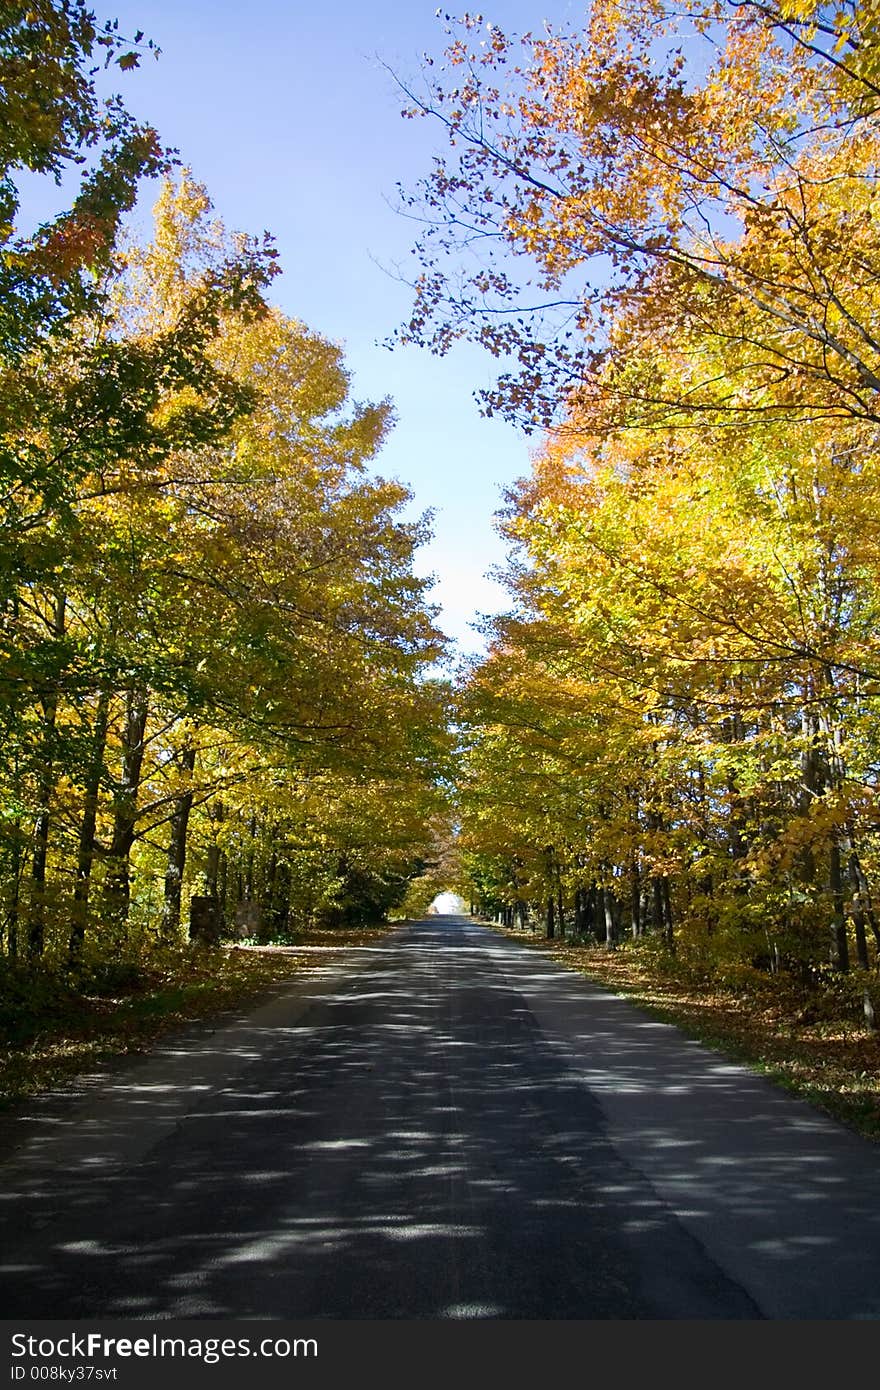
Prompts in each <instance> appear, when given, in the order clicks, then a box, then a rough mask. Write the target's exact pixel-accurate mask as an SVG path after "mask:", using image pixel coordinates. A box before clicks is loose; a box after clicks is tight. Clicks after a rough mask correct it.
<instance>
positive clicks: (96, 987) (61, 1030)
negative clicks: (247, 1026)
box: [0, 925, 391, 1109]
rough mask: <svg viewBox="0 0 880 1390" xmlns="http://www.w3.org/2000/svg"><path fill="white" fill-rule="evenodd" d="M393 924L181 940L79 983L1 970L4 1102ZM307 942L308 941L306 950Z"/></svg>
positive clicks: (133, 1048) (224, 1006)
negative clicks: (281, 936) (253, 941)
mask: <svg viewBox="0 0 880 1390" xmlns="http://www.w3.org/2000/svg"><path fill="white" fill-rule="evenodd" d="M390 929H391V928H389V927H388V926H387V925H382V926H378V927H359V928H352V929H345V928H341V929H335V930H332V931H313V932H307V933H303V934H302V935H301V936H297V938H296V941H295V944H292V945H287V946H253V945H247V946H231V947H219V948H217V949H213V950H207V949H204V948H195V947H191V946H188V947H181V948H180V949H179V950H176V951H172V952H164V953H163V954H162V955H159V956H156V957H155V958H153V959H151V960H148V961H146V962H144V963H137V962H127V963H125V964H123V965H115V966H114V965H103V966H97V967H95V968H94V969H92V970H90V971H86V972H84V973H83V977H82V979H81V981H80V984H79V987H74V985H73V983H72V982H70V981H69V980H68V979H66V978H65V977H64V976H62V975H59V974H54V973H52V972H49V971H41V972H36V973H35V972H29V973H28V974H27V975H26V974H25V973H24V972H17V971H15V970H10V969H9V968H8V967H5V968H4V969H3V970H2V972H0V1109H8V1108H9V1107H11V1106H14V1105H16V1104H18V1103H20V1102H21V1101H22V1100H24V1099H26V1098H27V1097H28V1096H32V1095H36V1094H38V1093H40V1092H43V1091H47V1090H54V1089H57V1088H58V1087H61V1086H63V1085H65V1084H67V1083H70V1082H71V1081H73V1080H74V1079H75V1078H76V1077H77V1076H78V1075H80V1074H81V1073H83V1072H86V1071H89V1070H92V1069H94V1068H95V1067H100V1066H102V1065H106V1064H107V1063H108V1062H110V1061H111V1060H112V1059H114V1058H118V1057H122V1056H125V1055H127V1054H131V1053H139V1052H146V1051H148V1050H149V1049H150V1047H151V1046H153V1044H154V1043H156V1042H157V1041H158V1040H159V1039H161V1038H162V1037H164V1036H166V1035H167V1034H169V1033H172V1032H175V1031H176V1030H178V1029H180V1028H183V1027H185V1026H187V1025H188V1024H191V1023H194V1022H196V1021H198V1020H199V1019H212V1018H215V1017H219V1016H221V1015H222V1014H224V1013H225V1012H226V1011H228V1010H232V1009H240V1008H242V1007H244V1006H247V1005H248V1004H252V1003H255V1002H256V1001H258V1000H259V999H260V997H261V996H262V995H264V994H265V993H266V992H267V991H268V990H269V989H270V988H271V987H272V986H273V985H275V984H277V983H279V982H281V981H284V980H289V979H291V978H295V977H296V976H298V975H304V974H307V973H308V972H309V971H311V970H314V969H315V968H316V967H317V965H318V963H319V959H320V958H319V957H316V955H315V953H314V948H315V947H316V946H317V947H323V948H326V949H327V950H330V949H334V950H340V951H344V950H346V949H350V948H351V947H355V946H366V945H371V944H372V943H374V942H376V941H377V940H378V939H380V938H381V937H382V936H383V935H385V933H386V932H387V931H389V930H390ZM301 947H305V948H311V949H307V950H301V949H300V948H301Z"/></svg>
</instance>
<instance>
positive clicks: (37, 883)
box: [27, 594, 67, 960]
mask: <svg viewBox="0 0 880 1390" xmlns="http://www.w3.org/2000/svg"><path fill="white" fill-rule="evenodd" d="M66 617H67V596H66V595H65V594H58V595H57V596H56V598H55V613H54V617H53V622H52V636H53V637H54V638H55V640H56V641H58V642H60V641H61V639H62V638H63V637H64V631H65V626H66ZM57 718H58V689H57V687H56V688H55V689H53V690H52V691H51V692H50V693H49V694H48V695H47V696H46V698H45V700H44V701H43V756H42V768H43V770H42V773H41V775H40V780H39V788H38V794H37V820H36V824H35V826H34V852H33V858H32V860H31V893H30V904H29V907H28V928H27V942H28V956H29V957H30V958H31V959H32V960H35V959H37V958H38V957H39V956H41V955H42V954H43V947H44V945H45V938H46V865H47V863H48V858H49V825H50V820H51V802H52V793H53V791H54V790H55V747H54V744H55V728H56V721H57Z"/></svg>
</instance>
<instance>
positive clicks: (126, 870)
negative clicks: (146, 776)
mask: <svg viewBox="0 0 880 1390" xmlns="http://www.w3.org/2000/svg"><path fill="white" fill-rule="evenodd" d="M148 708H149V705H148V696H147V694H146V692H145V691H131V692H130V693H129V696H128V704H127V710H126V718H125V724H124V726H123V731H122V777H121V780H120V784H119V788H118V790H117V793H116V798H115V803H116V805H115V813H114V817H113V838H112V840H111V841H110V849H109V851H108V856H107V857H108V867H107V877H106V879H105V882H104V911H105V913H106V916H107V921H108V925H109V926H110V931H111V939H112V944H113V945H119V944H120V943H121V941H122V938H123V935H124V930H125V924H126V922H127V920H128V908H129V903H130V899H131V869H130V858H131V847H132V845H133V844H134V837H135V830H136V828H137V799H138V792H139V790H140V784H141V769H142V767H143V761H144V737H145V734H146V728H147V713H148Z"/></svg>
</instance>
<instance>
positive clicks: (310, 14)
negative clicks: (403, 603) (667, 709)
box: [95, 0, 583, 651]
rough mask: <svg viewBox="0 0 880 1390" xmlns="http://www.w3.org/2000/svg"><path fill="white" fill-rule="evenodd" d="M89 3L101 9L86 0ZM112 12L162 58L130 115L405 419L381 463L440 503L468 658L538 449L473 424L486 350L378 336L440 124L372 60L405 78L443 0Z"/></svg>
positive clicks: (130, 99) (398, 301)
mask: <svg viewBox="0 0 880 1390" xmlns="http://www.w3.org/2000/svg"><path fill="white" fill-rule="evenodd" d="M474 8H476V7H474ZM95 9H96V11H97V12H98V14H99V16H100V15H102V14H104V11H103V8H102V6H101V5H100V4H99V3H97V0H96V3H95ZM582 11H583V5H582V4H581V3H579V0H499V3H498V4H496V5H494V6H492V7H489V8H486V9H485V10H483V11H482V13H483V14H484V16H485V18H486V19H487V20H491V21H492V22H494V23H496V24H498V25H500V26H501V27H502V28H503V29H507V30H512V31H517V32H521V31H523V30H526V29H532V30H537V29H540V27H541V23H542V20H543V19H544V18H547V19H549V20H550V21H551V22H553V23H560V22H564V21H566V20H567V21H569V22H570V23H576V21H577V19H578V17H579V15H580V14H581V13H582ZM455 12H456V13H457V12H458V11H455ZM106 13H107V14H110V15H112V16H118V18H119V21H120V27H121V29H123V30H124V31H127V32H128V33H129V34H133V33H134V32H135V31H136V30H138V29H142V30H144V31H145V33H146V35H147V36H148V37H151V38H152V39H154V40H155V42H156V43H157V44H158V45H159V46H160V48H161V49H162V56H161V58H160V59H159V61H158V62H157V63H156V62H153V61H152V60H151V59H147V60H145V61H144V64H143V66H142V68H141V69H140V70H138V71H136V72H133V73H129V74H125V75H120V77H119V81H118V84H117V85H118V87H119V89H120V90H121V91H122V93H123V95H124V97H125V100H126V103H127V105H128V106H129V108H130V109H131V110H132V111H133V112H135V113H136V114H137V115H139V116H143V117H144V118H147V119H149V120H150V121H151V122H152V123H153V124H154V125H155V126H156V127H157V128H158V130H159V133H160V135H161V137H162V139H163V140H164V141H165V142H166V143H168V144H171V145H174V146H176V147H177V149H178V150H179V151H180V155H181V158H182V159H183V161H184V163H186V164H188V165H189V166H190V167H191V168H192V170H193V172H194V174H195V176H196V177H197V178H198V179H199V180H201V181H202V182H203V183H205V184H206V185H207V188H208V191H209V193H210V194H211V197H212V198H213V201H214V204H215V207H216V209H217V211H218V213H219V214H220V215H221V216H222V217H223V219H224V221H225V222H226V223H227V225H228V226H229V227H231V228H235V229H240V230H243V231H249V232H255V233H257V232H261V231H262V230H263V229H264V228H265V229H266V230H268V231H270V232H271V233H272V234H273V235H274V236H275V237H276V239H277V243H278V248H279V251H280V255H281V263H282V266H283V271H284V273H283V276H282V277H280V278H279V279H278V280H276V281H275V283H274V285H273V297H274V299H275V300H276V301H277V302H278V303H279V304H280V306H281V307H282V309H284V311H285V312H287V313H289V314H291V315H294V316H296V317H297V318H300V319H302V320H304V321H305V322H306V323H307V324H308V325H309V327H311V328H313V329H315V330H316V331H317V332H320V333H323V334H324V335H325V336H327V337H329V338H331V339H333V340H335V341H339V342H341V343H342V344H343V346H344V349H345V356H346V362H347V365H348V367H349V369H350V370H351V373H352V377H353V394H354V396H355V398H356V399H361V400H367V399H378V398H382V397H384V396H386V395H390V396H391V397H392V398H393V399H394V402H395V406H396V410H397V414H398V424H397V427H396V429H395V430H394V433H393V435H392V437H391V439H390V440H389V442H388V444H387V446H386V447H385V449H384V450H383V453H382V455H381V458H380V460H379V462H378V465H377V467H378V471H380V472H381V473H383V474H385V475H386V476H393V477H397V478H400V479H401V480H402V481H404V482H406V483H407V484H408V485H409V486H410V487H411V488H412V490H413V492H414V494H415V504H414V507H413V510H414V511H416V512H421V511H423V510H425V509H428V508H432V509H434V511H435V513H436V518H435V522H434V529H435V540H434V542H433V543H432V544H431V545H430V546H429V547H426V548H425V549H424V550H423V551H422V552H421V553H420V559H419V570H420V572H421V573H431V572H433V573H435V574H436V575H437V576H438V584H437V587H436V589H435V590H434V593H433V597H434V599H435V601H437V602H440V603H441V604H442V606H443V615H442V623H443V626H444V628H445V630H446V631H447V632H448V633H449V634H450V635H451V636H453V637H454V638H456V639H457V641H458V642H459V644H460V650H462V651H468V650H471V651H472V650H478V649H479V647H480V639H479V638H478V637H477V636H476V635H475V634H474V633H473V632H472V631H470V630H469V628H468V623H469V622H471V621H472V620H473V618H474V616H475V615H476V614H477V613H478V612H480V611H492V610H495V609H497V608H498V607H503V606H504V602H505V596H504V593H503V591H502V590H500V589H499V588H498V587H497V586H495V585H493V584H491V583H490V582H489V581H488V580H487V579H485V578H484V575H485V571H486V570H487V569H488V568H489V567H490V566H491V565H493V564H498V563H500V562H501V561H502V560H503V548H502V545H501V542H500V540H499V539H498V537H497V536H496V535H495V533H494V531H493V527H492V514H493V512H494V511H495V510H496V508H497V507H498V505H499V501H500V492H501V488H502V487H503V486H504V484H506V483H508V482H510V481H512V480H513V479H514V478H516V477H518V476H520V475H522V474H523V473H524V472H526V471H527V470H528V466H529V460H528V449H529V442H528V441H527V440H526V439H525V438H524V437H523V436H522V435H520V434H519V433H518V432H517V431H515V430H514V429H513V428H512V427H510V426H507V425H505V424H504V423H502V422H500V421H497V420H483V419H482V418H481V417H480V416H479V412H478V408H477V405H476V403H475V402H474V400H473V391H474V389H475V388H478V387H480V386H481V385H487V384H488V383H489V382H490V381H491V379H492V366H493V363H492V361H491V359H490V358H489V357H488V356H486V355H485V354H482V353H481V352H479V351H478V350H477V349H474V348H469V347H464V346H463V347H461V348H459V349H456V350H455V351H454V352H453V353H452V354H451V355H450V356H448V357H446V358H443V359H437V358H434V357H431V356H430V355H429V354H428V353H426V352H424V351H421V350H419V349H415V348H411V349H406V350H397V351H395V352H393V353H392V352H389V351H388V350H387V349H386V348H383V347H382V346H379V345H377V344H379V343H381V341H382V340H383V339H384V338H386V337H387V335H388V334H389V333H390V332H391V331H392V330H393V329H394V328H395V327H396V326H397V324H398V323H399V322H400V321H402V320H403V319H404V318H405V316H406V313H407V309H408V307H409V302H410V300H409V291H408V290H407V288H406V286H405V285H403V284H402V283H400V282H399V281H398V280H396V279H395V278H394V277H393V275H392V274H389V273H388V269H391V270H393V268H394V267H395V265H398V266H401V267H405V264H406V261H407V259H408V252H409V247H410V245H411V243H412V240H413V236H414V232H415V228H414V227H413V225H412V223H409V222H407V221H406V219H404V218H403V217H401V216H400V215H399V214H398V213H397V212H396V211H395V210H394V206H393V204H394V198H395V187H396V184H397V182H398V181H401V182H403V183H404V184H408V185H411V184H412V183H413V182H414V181H415V180H416V179H417V178H418V176H419V175H420V174H422V173H425V172H426V171H427V170H428V169H429V167H430V160H431V155H432V154H433V153H436V152H439V151H440V150H441V149H442V147H443V146H442V134H441V132H440V130H439V128H437V127H435V126H434V125H433V123H429V122H426V121H406V120H403V119H402V118H401V116H400V110H401V106H402V104H403V102H402V99H401V95H400V93H399V91H398V90H397V89H396V87H395V85H394V82H393V80H392V78H391V77H390V76H389V74H388V72H387V71H385V69H384V68H383V66H382V64H383V63H386V64H388V65H389V66H390V67H392V68H393V69H394V70H395V71H397V72H399V73H400V74H401V75H403V76H404V77H407V78H411V77H414V76H417V74H418V71H419V67H420V59H421V55H422V53H424V52H426V51H428V52H431V53H433V54H434V55H435V56H436V55H439V53H440V51H441V50H442V46H443V27H442V23H441V21H440V20H438V19H437V18H436V17H435V15H436V0H433V3H432V2H431V0H397V3H393V0H373V3H370V4H362V3H356V0H335V3H334V2H333V0H328V3H325V4H322V5H316V4H305V3H300V0H293V3H290V2H289V0H288V3H285V2H284V0H250V3H244V2H243V0H120V2H119V3H116V4H111V5H110V6H108V9H107V11H106ZM145 201H146V203H147V204H149V202H151V201H152V200H151V198H150V197H149V195H147V196H146V198H145ZM383 267H384V268H383Z"/></svg>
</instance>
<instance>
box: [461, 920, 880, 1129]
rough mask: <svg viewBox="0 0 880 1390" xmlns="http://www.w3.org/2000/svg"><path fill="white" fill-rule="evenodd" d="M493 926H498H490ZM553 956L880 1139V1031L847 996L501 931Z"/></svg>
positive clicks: (631, 947)
mask: <svg viewBox="0 0 880 1390" xmlns="http://www.w3.org/2000/svg"><path fill="white" fill-rule="evenodd" d="M487 925H491V924H487ZM495 930H496V931H501V932H503V933H504V935H505V936H509V937H511V938H513V939H515V940H517V941H520V942H522V943H523V944H524V945H526V946H529V947H532V948H533V949H535V950H539V951H543V952H544V953H545V954H546V955H549V956H552V958H553V959H554V960H557V961H559V963H560V964H561V965H564V966H566V967H567V968H568V969H569V970H576V971H579V972H580V973H581V974H582V975H586V976H587V978H588V979H591V980H594V981H596V983H597V984H600V985H602V986H604V987H605V988H606V989H609V990H611V991H612V992H613V993H615V994H620V995H625V996H627V997H628V998H630V999H632V1000H633V1002H634V1003H636V1004H638V1005H639V1006H640V1007H641V1008H643V1009H645V1010H646V1011H647V1012H648V1013H650V1014H651V1015H652V1016H653V1017H655V1018H657V1019H660V1020H662V1021H663V1022H665V1023H674V1024H675V1025H676V1026H677V1027H679V1028H681V1029H682V1031H683V1032H684V1033H686V1034H687V1035H688V1037H691V1038H695V1039H696V1040H698V1041H699V1042H702V1043H704V1044H705V1045H706V1046H708V1047H711V1048H713V1049H715V1050H716V1051H719V1052H722V1053H723V1054H724V1055H725V1056H726V1057H729V1058H731V1059H732V1060H734V1061H738V1062H742V1063H744V1064H745V1065H747V1066H749V1067H750V1068H752V1069H753V1070H754V1071H757V1072H760V1073H762V1074H763V1075H764V1076H766V1077H768V1078H769V1079H770V1080H772V1081H775V1082H777V1083H778V1084H779V1085H781V1086H784V1087H785V1088H786V1089H787V1090H789V1091H791V1092H793V1093H794V1094H796V1095H798V1096H800V1097H801V1098H802V1099H804V1100H806V1101H809V1102H810V1103H811V1104H812V1105H815V1106H816V1107H818V1108H819V1109H820V1110H822V1111H824V1112H825V1113H826V1114H829V1115H832V1116H833V1117H834V1118H835V1119H836V1120H838V1121H840V1122H841V1123H843V1124H845V1125H847V1126H848V1127H849V1128H850V1129H853V1130H855V1131H856V1132H857V1133H858V1134H861V1135H863V1136H864V1137H865V1138H867V1139H872V1140H874V1141H875V1142H880V1034H877V1033H870V1032H868V1031H867V1028H866V1025H865V1021H864V1018H863V1017H860V1016H859V1013H858V1011H857V1010H856V1009H853V1008H852V1007H851V1006H850V1005H849V1004H848V1002H847V1000H846V999H845V998H841V997H838V996H835V995H834V994H833V992H830V991H829V990H827V989H825V990H823V989H821V988H816V989H813V990H808V989H806V988H805V987H804V986H802V985H797V984H795V982H794V981H791V980H787V979H785V978H781V979H780V978H779V977H769V976H767V977H764V979H763V980H761V979H760V978H759V977H758V976H757V972H755V977H756V978H753V979H752V980H751V981H750V982H749V984H748V986H746V985H742V986H741V987H739V988H736V989H734V988H731V987H724V986H722V985H721V984H719V983H718V982H717V981H711V980H709V979H706V978H702V979H701V978H698V977H695V976H694V974H693V973H692V972H689V971H687V970H686V969H685V968H684V967H682V966H680V965H677V964H676V963H675V962H674V961H671V960H669V958H668V957H664V956H663V955H661V954H659V953H658V952H657V950H656V948H655V947H654V946H653V943H649V944H641V943H635V942H633V943H625V944H624V945H623V946H622V947H621V948H619V949H617V950H615V951H608V950H606V949H605V947H602V946H596V945H593V944H580V943H573V942H569V941H559V940H556V941H547V940H545V939H544V938H541V937H538V936H536V935H535V934H534V933H532V932H528V931H520V930H517V929H510V928H502V927H497V926H496V927H495Z"/></svg>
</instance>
